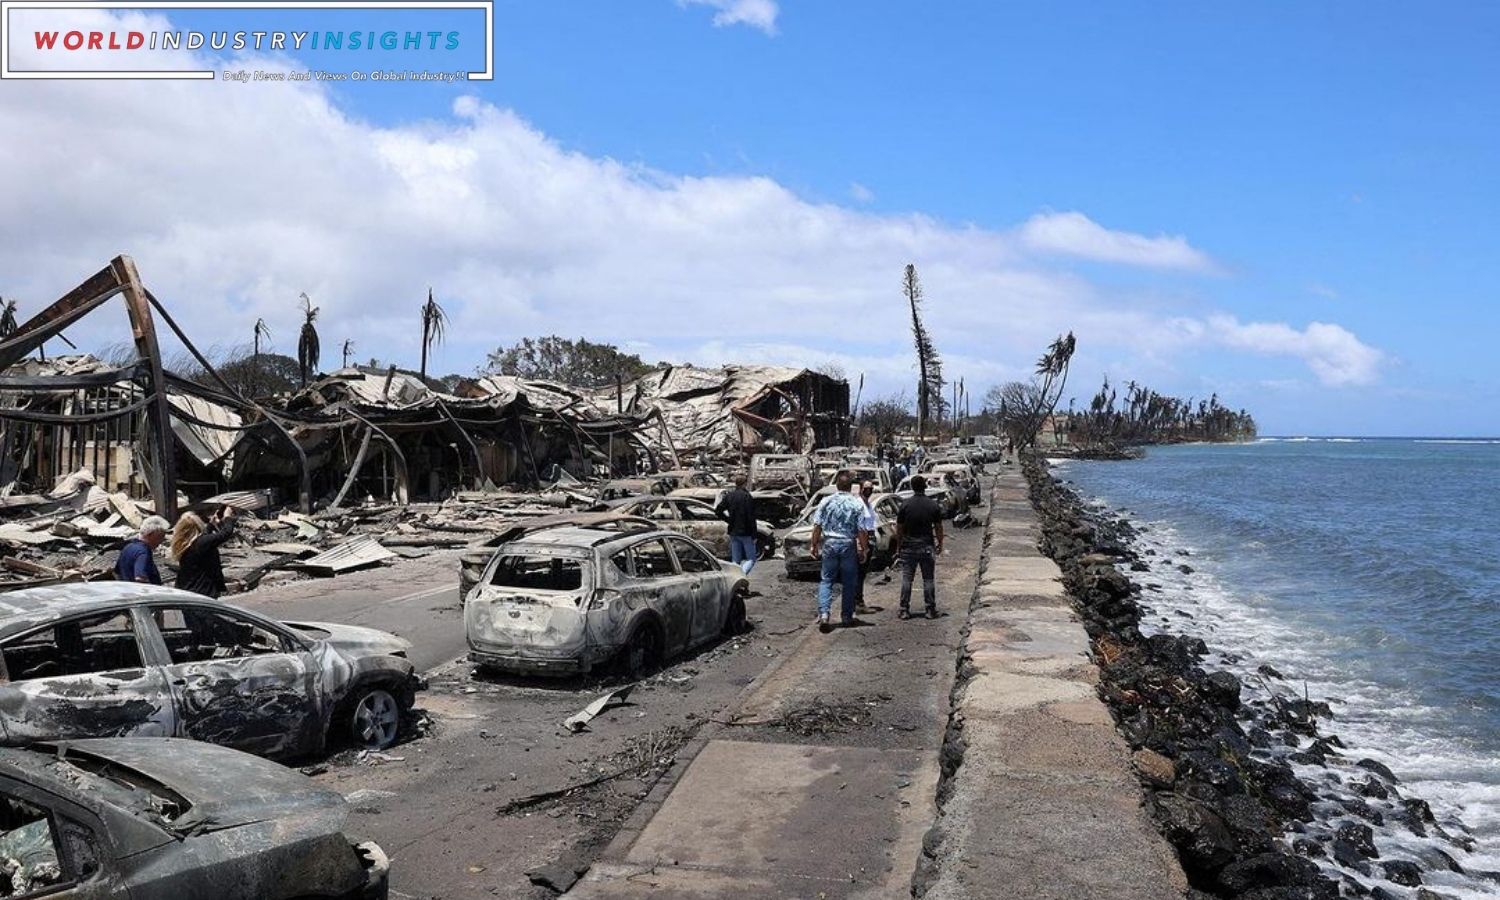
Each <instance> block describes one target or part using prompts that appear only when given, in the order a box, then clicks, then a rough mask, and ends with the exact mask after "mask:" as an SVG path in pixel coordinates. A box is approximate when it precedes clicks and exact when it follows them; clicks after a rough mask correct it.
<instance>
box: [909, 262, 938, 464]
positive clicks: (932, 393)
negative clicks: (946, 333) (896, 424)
mask: <svg viewBox="0 0 1500 900" xmlns="http://www.w3.org/2000/svg"><path fill="white" fill-rule="evenodd" d="M901 292H902V293H903V294H905V295H906V302H907V303H908V304H910V305H911V336H912V342H913V343H914V344H915V345H916V348H917V371H918V382H917V440H921V439H922V438H923V437H925V436H926V434H927V421H928V418H929V417H930V415H931V412H932V401H933V400H934V399H936V400H937V405H938V407H939V411H940V412H941V407H942V405H943V361H942V359H941V358H940V357H939V356H938V351H937V347H936V346H935V345H934V344H933V343H932V336H931V335H929V334H928V333H927V326H926V325H925V324H923V322H922V313H921V306H922V283H921V282H920V281H918V280H917V267H916V266H914V265H911V264H910V263H908V264H907V266H906V271H905V273H904V274H903V276H902V279H901Z"/></svg>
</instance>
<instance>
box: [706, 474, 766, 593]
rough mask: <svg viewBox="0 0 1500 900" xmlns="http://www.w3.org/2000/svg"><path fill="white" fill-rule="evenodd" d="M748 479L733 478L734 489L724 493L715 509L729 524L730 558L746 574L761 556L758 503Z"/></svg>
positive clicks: (737, 476)
mask: <svg viewBox="0 0 1500 900" xmlns="http://www.w3.org/2000/svg"><path fill="white" fill-rule="evenodd" d="M745 481H746V479H745V476H744V475H736V476H734V488H733V489H731V490H727V491H725V492H724V496H723V497H721V498H719V505H718V506H716V507H715V508H714V511H715V512H717V513H718V514H719V515H720V516H722V517H723V518H724V521H726V522H728V523H729V559H730V561H731V562H733V563H735V564H736V565H738V566H739V567H740V571H741V572H744V573H745V574H746V575H749V574H750V570H751V569H753V568H755V558H756V557H757V556H759V555H760V547H759V546H757V544H756V531H757V529H756V524H755V500H754V499H753V498H752V497H751V496H750V492H749V491H747V490H745Z"/></svg>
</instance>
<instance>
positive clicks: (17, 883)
mask: <svg viewBox="0 0 1500 900" xmlns="http://www.w3.org/2000/svg"><path fill="white" fill-rule="evenodd" d="M347 816H348V806H347V804H346V803H345V801H344V798H343V797H342V796H340V795H339V794H337V793H335V792H333V791H329V790H324V789H320V788H317V787H315V786H314V785H313V783H312V782H311V781H310V780H308V779H307V778H306V777H305V776H303V775H301V774H300V773H297V772H294V771H292V770H290V769H286V768H284V767H282V766H279V765H276V764H275V763H271V762H267V761H265V760H262V759H257V758H256V757H254V756H250V755H248V754H244V753H237V752H235V751H233V750H228V749H225V748H223V747H215V746H212V745H209V744H203V743H199V742H197V741H181V740H173V739H170V738H119V739H110V740H89V741H74V742H68V743H61V744H56V745H38V746H36V747H33V748H31V749H26V750H21V749H15V748H0V898H7V897H17V898H20V897H38V896H65V897H71V898H77V900H105V898H111V900H112V898H118V897H130V898H131V900H182V898H184V897H214V898H217V900H293V898H305V897H322V898H329V900H385V897H386V896H387V893H388V890H387V878H388V876H389V868H390V865H389V862H388V861H387V859H386V856H385V854H384V852H382V851H381V849H380V847H379V846H377V845H375V844H373V843H354V842H352V841H350V839H349V838H347V837H346V836H345V835H344V833H343V828H344V822H345V819H346V818H347Z"/></svg>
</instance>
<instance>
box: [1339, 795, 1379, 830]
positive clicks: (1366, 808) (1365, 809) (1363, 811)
mask: <svg viewBox="0 0 1500 900" xmlns="http://www.w3.org/2000/svg"><path fill="white" fill-rule="evenodd" d="M1340 805H1341V806H1343V807H1344V809H1346V810H1348V811H1349V813H1350V814H1351V815H1355V816H1359V817H1360V818H1361V819H1364V820H1365V821H1366V822H1374V823H1375V824H1376V825H1384V824H1385V816H1384V814H1382V813H1381V812H1380V810H1378V809H1376V808H1375V807H1373V806H1371V805H1370V804H1368V803H1366V802H1365V801H1363V800H1344V801H1342V802H1341V803H1340Z"/></svg>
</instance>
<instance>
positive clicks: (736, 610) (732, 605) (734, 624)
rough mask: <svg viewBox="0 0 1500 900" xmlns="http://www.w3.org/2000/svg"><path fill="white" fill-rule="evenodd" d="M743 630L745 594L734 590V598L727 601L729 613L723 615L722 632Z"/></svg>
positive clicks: (733, 633) (737, 632)
mask: <svg viewBox="0 0 1500 900" xmlns="http://www.w3.org/2000/svg"><path fill="white" fill-rule="evenodd" d="M745 630H746V629H745V594H744V592H742V591H736V592H735V595H734V599H733V600H731V601H729V613H728V615H726V616H725V617H724V633H725V634H727V635H736V634H744V633H745Z"/></svg>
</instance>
